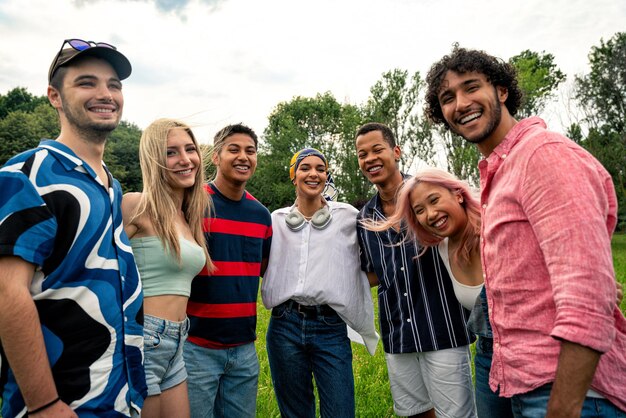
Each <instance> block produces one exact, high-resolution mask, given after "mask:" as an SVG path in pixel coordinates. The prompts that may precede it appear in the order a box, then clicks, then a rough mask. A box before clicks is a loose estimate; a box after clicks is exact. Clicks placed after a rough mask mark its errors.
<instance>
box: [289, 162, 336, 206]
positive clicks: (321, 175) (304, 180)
mask: <svg viewBox="0 0 626 418" xmlns="http://www.w3.org/2000/svg"><path fill="white" fill-rule="evenodd" d="M327 179H328V173H327V172H326V164H325V163H324V161H323V160H322V159H321V158H319V157H317V156H315V155H310V156H308V157H305V158H303V159H302V161H301V162H300V165H298V169H297V170H296V176H295V178H294V179H293V184H294V185H295V186H296V194H297V196H298V198H300V199H315V198H318V199H319V197H320V196H321V195H322V192H323V191H324V186H325V185H326V180H327Z"/></svg>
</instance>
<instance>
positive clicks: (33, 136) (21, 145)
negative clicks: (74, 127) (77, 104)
mask: <svg viewBox="0 0 626 418" xmlns="http://www.w3.org/2000/svg"><path fill="white" fill-rule="evenodd" d="M58 134H59V124H58V119H57V116H56V112H55V111H54V109H53V108H52V106H50V105H49V104H47V103H45V104H40V105H38V106H37V107H36V108H35V109H34V111H32V112H30V113H28V112H26V111H23V110H14V111H11V112H10V113H8V114H7V115H6V117H4V118H2V119H0V165H1V164H4V163H5V162H6V161H7V160H8V159H9V158H11V157H13V156H14V155H16V154H18V153H20V152H22V151H25V150H27V149H30V148H34V147H36V146H37V145H38V144H39V141H41V140H42V139H44V138H56V136H57V135H58Z"/></svg>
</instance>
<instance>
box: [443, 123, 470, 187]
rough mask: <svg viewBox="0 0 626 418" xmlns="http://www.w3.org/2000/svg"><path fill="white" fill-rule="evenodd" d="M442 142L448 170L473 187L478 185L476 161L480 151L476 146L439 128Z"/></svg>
mask: <svg viewBox="0 0 626 418" xmlns="http://www.w3.org/2000/svg"><path fill="white" fill-rule="evenodd" d="M440 135H441V140H442V141H443V143H444V147H445V149H446V150H447V152H446V161H447V163H448V171H449V172H450V173H452V174H454V175H455V176H457V177H458V178H460V179H464V180H466V181H467V182H468V183H470V184H471V185H472V186H474V187H478V186H479V173H478V161H479V160H480V153H479V152H478V148H476V146H475V145H474V144H472V143H470V142H468V141H466V140H465V139H463V138H462V137H461V136H459V135H456V134H454V133H452V132H450V131H446V130H444V129H440Z"/></svg>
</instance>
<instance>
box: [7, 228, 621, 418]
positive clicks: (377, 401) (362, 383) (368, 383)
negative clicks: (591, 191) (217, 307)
mask: <svg viewBox="0 0 626 418" xmlns="http://www.w3.org/2000/svg"><path fill="white" fill-rule="evenodd" d="M612 247H613V264H614V266H615V275H616V276H617V280H619V281H620V282H621V283H622V284H626V234H623V233H622V234H616V235H614V236H613V241H612ZM372 297H373V298H374V301H375V302H374V313H375V315H376V324H378V303H377V297H376V289H372ZM257 305H258V324H257V333H258V339H257V342H256V347H257V352H258V355H259V363H260V366H261V370H260V374H259V392H258V397H257V417H260V418H261V417H262V418H273V417H280V413H279V411H278V405H277V404H276V397H275V396H274V389H273V388H272V378H271V376H270V368H269V364H268V361H267V352H266V350H265V331H266V330H267V326H268V324H269V317H270V311H268V310H267V309H265V307H263V304H262V303H261V299H260V296H259V301H258V303H257ZM621 309H622V312H624V313H626V299H624V300H622V304H621ZM472 348H473V347H472ZM352 350H353V356H354V358H353V369H354V384H355V396H356V416H357V417H363V418H367V417H376V418H378V417H381V418H385V417H393V416H394V413H393V402H392V400H391V392H390V391H389V379H388V378H387V369H386V367H385V356H384V353H383V347H382V343H379V345H378V349H377V350H376V354H375V355H374V356H370V355H369V353H368V352H367V350H366V349H365V347H364V346H362V345H360V344H354V343H353V344H352ZM473 351H474V350H473V349H472V353H473ZM1 405H2V400H1V399H0V406H1ZM0 418H1V417H0Z"/></svg>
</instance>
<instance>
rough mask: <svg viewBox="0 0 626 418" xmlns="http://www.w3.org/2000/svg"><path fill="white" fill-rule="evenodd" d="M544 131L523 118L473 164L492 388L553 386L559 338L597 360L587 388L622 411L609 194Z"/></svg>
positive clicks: (621, 345)
mask: <svg viewBox="0 0 626 418" xmlns="http://www.w3.org/2000/svg"><path fill="white" fill-rule="evenodd" d="M545 128H546V125H545V123H544V122H543V121H542V120H541V119H539V118H529V119H525V120H522V121H520V122H519V123H517V124H516V125H515V126H514V127H513V129H511V131H510V132H509V133H508V134H507V135H506V137H505V138H504V140H503V141H502V142H501V143H500V144H499V145H498V146H497V147H496V148H495V149H494V151H493V152H492V153H491V154H490V155H489V156H488V157H487V158H486V159H484V160H482V161H481V162H480V164H479V169H480V182H481V204H482V231H481V250H482V263H483V268H484V272H485V285H486V286H487V295H488V304H489V313H490V316H491V323H492V325H493V335H494V346H493V349H494V353H493V364H492V367H491V375H490V385H491V388H492V389H494V390H495V389H496V388H497V387H498V386H499V387H500V394H501V395H502V396H506V397H510V396H513V395H516V394H521V393H525V392H528V391H530V390H532V389H535V388H537V387H539V386H541V385H544V384H546V383H549V382H553V381H554V378H555V373H556V367H557V362H558V356H559V351H560V342H559V339H563V340H567V341H570V342H573V343H576V344H580V345H583V346H586V347H589V348H592V349H594V350H597V351H599V352H601V353H603V355H602V356H601V358H600V362H599V364H598V367H597V369H596V373H595V376H594V379H593V382H592V384H591V387H592V388H593V389H594V390H595V391H596V392H598V393H600V394H602V395H604V396H605V397H606V398H607V399H608V400H610V401H611V402H613V403H614V404H615V405H617V406H618V407H619V408H621V409H623V410H626V319H624V315H623V314H622V313H621V311H620V310H619V307H618V306H617V305H616V303H615V274H614V271H613V260H612V256H611V235H612V233H613V229H614V228H615V224H616V221H617V218H616V213H617V200H616V197H615V189H614V187H613V183H612V180H611V177H610V175H609V174H608V173H607V171H606V170H605V169H604V168H603V167H602V165H601V164H600V163H599V162H598V161H597V160H596V159H595V158H594V157H593V156H592V155H591V154H589V153H588V152H587V151H585V150H584V149H583V148H581V147H580V146H578V145H577V144H575V143H574V142H573V141H571V140H569V139H567V138H565V137H564V136H562V135H559V134H557V133H554V132H549V131H547V130H546V129H545Z"/></svg>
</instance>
